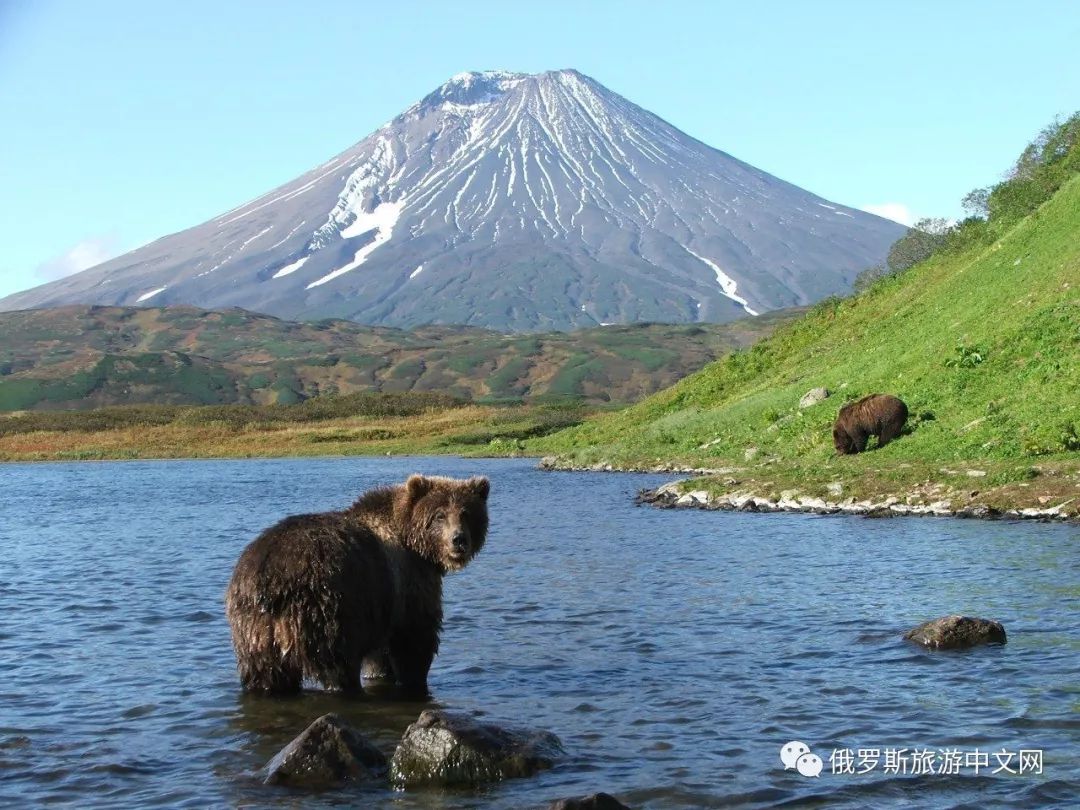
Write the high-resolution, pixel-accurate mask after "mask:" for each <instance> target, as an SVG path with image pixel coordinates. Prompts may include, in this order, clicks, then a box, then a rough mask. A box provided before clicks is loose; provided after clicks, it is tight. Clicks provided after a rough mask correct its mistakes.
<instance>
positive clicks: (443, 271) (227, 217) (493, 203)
mask: <svg viewBox="0 0 1080 810" xmlns="http://www.w3.org/2000/svg"><path fill="white" fill-rule="evenodd" d="M793 137H797V136H796V135H795V134H793ZM903 230H904V229H903V227H902V226H900V225H897V224H896V223H893V222H890V221H888V220H885V219H881V218H879V217H876V216H873V215H872V214H867V213H864V212H862V211H859V210H856V209H852V208H847V207H845V206H842V205H838V204H836V203H832V202H829V201H827V200H824V199H822V198H820V197H817V196H815V195H813V194H811V193H809V192H807V191H804V190H802V189H800V188H797V187H796V186H793V185H791V184H789V183H786V182H784V181H782V180H779V179H777V178H775V177H773V176H771V175H769V174H767V173H765V172H763V171H761V170H759V169H755V168H754V167H752V166H749V165H747V164H745V163H743V162H741V161H739V160H736V159H735V158H733V157H731V156H730V155H727V154H725V153H723V152H720V151H718V150H716V149H713V148H712V147H709V146H706V145H705V144H703V143H701V142H700V141H697V140H695V139H693V138H691V137H689V136H688V135H686V134H684V133H683V132H681V131H679V130H678V129H676V128H675V127H673V126H671V125H670V124H668V123H666V122H665V121H663V120H661V119H660V118H658V117H656V116H655V115H653V114H651V113H649V112H647V111H645V110H643V109H641V108H640V107H638V106H636V105H634V104H632V103H631V102H629V101H627V100H626V99H625V98H623V97H621V96H619V95H617V94H616V93H613V92H612V91H610V90H608V89H606V88H605V87H603V86H602V85H600V84H599V83H597V82H596V81H594V80H592V79H590V78H588V77H587V76H583V75H582V74H580V73H578V72H577V71H574V70H562V71H550V72H547V73H540V74H536V75H528V74H522V73H507V72H502V71H489V72H483V73H462V74H459V75H457V76H454V77H453V78H452V79H450V81H448V82H446V83H445V84H443V85H442V86H441V87H439V88H438V89H437V90H436V91H435V92H433V93H431V94H430V95H428V96H427V97H425V98H424V99H422V100H421V101H419V102H417V103H416V104H414V105H413V106H411V107H409V108H408V109H407V110H406V111H405V112H403V113H402V114H401V115H399V116H398V117H396V118H394V119H393V120H392V121H390V122H389V123H387V124H386V125H385V126H383V127H382V128H380V129H379V130H377V131H376V132H374V133H373V134H371V135H370V136H368V137H367V138H365V139H364V140H362V141H360V142H359V143H358V144H356V145H355V146H353V147H352V148H350V149H348V150H347V151H345V152H343V153H342V154H340V155H338V156H337V157H335V158H333V159H332V160H330V161H328V162H327V163H324V164H323V165H321V166H319V167H318V168H316V169H314V170H312V171H310V172H308V173H307V174H305V175H303V176H302V177H300V178H298V179H297V180H295V181H293V182H291V183H287V184H286V185H284V186H281V187H280V188H277V189H275V190H274V191H271V192H270V193H268V194H265V195H263V196H262V197H259V198H258V199H255V200H252V201H251V202H248V203H246V204H244V205H241V206H240V207H238V208H235V209H233V210H232V211H229V212H227V213H225V214H222V215H221V216H219V217H217V218H216V219H213V220H211V221H209V222H206V223H204V224H202V225H199V226H196V227H194V228H190V229H188V230H186V231H182V232H180V233H177V234H173V235H172V236H167V237H165V238H163V239H159V240H157V241H156V242H153V243H151V244H149V245H146V246H144V247H142V248H139V249H138V250H135V251H133V252H131V253H128V254H125V255H123V256H120V257H118V258H116V259H112V260H111V261H108V262H105V263H104V264H101V265H98V266H97V267H94V268H91V269H89V270H86V271H84V272H82V273H79V274H77V275H74V276H71V277H68V278H65V279H62V280H60V281H56V282H52V283H50V284H46V285H44V286H42V287H38V288H35V289H33V290H29V291H26V292H23V293H18V294H16V295H13V296H9V297H8V298H6V299H4V300H2V301H0V309H21V308H30V307H43V306H52V305H59V304H68V303H101V304H136V303H146V304H153V305H155V306H156V305H163V304H179V303H184V304H194V305H198V306H204V307H228V306H239V307H244V308H246V309H251V310H256V311H261V312H267V313H270V314H274V315H279V316H283V317H289V318H314V317H328V316H335V317H346V318H351V319H354V320H357V321H361V322H364V323H374V324H389V325H396V326H412V325H417V324H423V323H432V322H434V323H463V324H473V325H480V326H489V327H493V328H498V329H509V330H531V329H550V328H556V329H570V328H575V327H583V326H595V325H596V324H597V323H623V322H631V321H643V320H651V321H683V322H685V321H697V320H704V321H723V320H730V319H732V318H735V317H741V316H745V315H747V314H751V315H754V314H758V313H760V312H763V311H765V310H770V309H776V308H779V307H785V306H790V305H794V304H806V303H810V302H813V301H816V300H818V299H820V298H823V297H825V296H827V295H830V294H834V293H842V292H845V291H847V290H848V289H850V285H851V282H852V280H853V279H854V276H855V275H856V274H857V273H858V272H859V271H860V270H862V269H864V268H865V267H867V266H869V265H871V264H874V263H877V262H879V261H881V260H882V259H883V257H884V256H885V253H886V251H887V250H888V248H889V246H890V245H891V243H892V242H893V241H895V240H896V239H897V238H898V237H899V236H900V235H901V234H902V233H903Z"/></svg>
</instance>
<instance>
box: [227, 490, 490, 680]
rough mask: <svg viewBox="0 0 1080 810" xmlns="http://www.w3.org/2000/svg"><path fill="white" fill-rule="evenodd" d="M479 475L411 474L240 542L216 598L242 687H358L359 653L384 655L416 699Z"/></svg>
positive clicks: (473, 522) (462, 550)
mask: <svg viewBox="0 0 1080 810" xmlns="http://www.w3.org/2000/svg"><path fill="white" fill-rule="evenodd" d="M488 489H489V484H488V480H487V479H486V478H470V479H468V480H456V479H453V478H439V477H433V476H421V475H413V476H411V477H410V478H409V480H408V481H407V482H406V483H405V484H403V485H402V484H399V485H396V486H391V487H383V488H380V489H375V490H372V491H371V492H368V493H367V494H365V495H363V496H361V497H360V499H359V500H357V501H356V503H355V504H353V505H352V506H351V507H349V508H348V509H346V510H344V511H342V512H324V513H322V514H313V515H293V516H292V517H287V518H285V519H284V520H282V521H281V522H279V523H278V524H276V525H275V526H272V527H270V528H269V529H267V530H266V531H264V532H263V533H262V534H261V535H259V537H257V538H256V539H255V540H254V541H252V542H251V543H250V544H249V545H248V547H247V548H246V549H244V551H243V553H242V554H241V555H240V560H239V561H238V562H237V564H236V570H235V571H234V572H233V576H232V580H231V581H230V583H229V588H228V592H227V593H226V596H225V612H226V614H227V615H228V617H229V624H230V625H231V627H232V639H233V647H234V648H235V650H236V660H237V668H238V669H239V671H240V681H241V684H242V685H243V687H244V689H245V690H249V691H255V692H263V693H268V694H289V693H295V692H298V691H300V686H301V682H302V681H303V679H304V678H310V679H312V680H316V681H319V682H320V683H322V685H323V686H324V687H326V688H327V689H334V690H345V691H354V690H359V689H360V671H361V666H362V663H363V660H364V658H365V656H368V655H375V656H377V655H379V654H380V653H382V652H383V651H387V652H388V653H389V656H388V658H389V664H390V667H391V669H392V673H393V675H394V676H396V678H397V680H398V682H399V683H400V684H401V685H402V686H403V687H404V688H405V689H406V691H407V692H409V693H413V694H416V695H419V696H423V695H426V694H427V676H428V670H429V669H430V668H431V662H432V660H433V659H434V657H435V653H436V652H437V651H438V649H439V632H440V630H441V629H442V578H443V575H444V574H446V573H448V572H450V571H456V570H458V569H460V568H462V567H464V566H465V564H466V563H468V562H469V560H471V559H472V558H473V557H474V556H475V555H476V554H477V552H479V551H480V549H481V547H483V545H484V540H485V538H486V536H487V528H488V513H487V497H488Z"/></svg>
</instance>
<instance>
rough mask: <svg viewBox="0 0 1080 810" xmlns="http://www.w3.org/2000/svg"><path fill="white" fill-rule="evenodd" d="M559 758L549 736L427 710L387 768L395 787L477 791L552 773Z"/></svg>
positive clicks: (556, 740)
mask: <svg viewBox="0 0 1080 810" xmlns="http://www.w3.org/2000/svg"><path fill="white" fill-rule="evenodd" d="M562 753H563V748H562V743H561V742H559V738H558V737H556V736H555V735H554V734H552V733H550V732H547V731H537V730H534V729H523V728H510V727H503V726H497V725H494V724H492V723H482V722H480V721H479V720H477V719H475V718H473V717H470V716H468V715H466V714H461V713H458V712H445V711H441V710H436V709H427V710H426V711H424V712H423V713H422V714H421V715H420V717H419V719H418V720H417V721H416V722H415V723H413V724H412V725H411V726H409V727H408V728H407V729H406V730H405V735H404V736H403V737H402V738H401V743H400V744H399V745H398V747H397V750H396V751H395V752H394V757H393V759H392V760H391V762H390V778H391V779H392V780H393V781H394V782H395V783H396V784H399V785H415V784H424V783H436V784H442V785H453V784H469V785H475V784H481V783H484V782H494V781H498V780H500V779H511V778H514V777H520V776H532V775H533V774H535V773H536V772H537V771H541V770H544V769H546V768H550V767H552V765H554V764H555V760H556V759H558V758H559V756H560V755H561V754H562Z"/></svg>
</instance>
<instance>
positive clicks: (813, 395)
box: [799, 388, 829, 408]
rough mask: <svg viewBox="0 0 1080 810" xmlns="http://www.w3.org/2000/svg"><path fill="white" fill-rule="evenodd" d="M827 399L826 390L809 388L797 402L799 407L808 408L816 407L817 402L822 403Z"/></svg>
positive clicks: (827, 390) (827, 391)
mask: <svg viewBox="0 0 1080 810" xmlns="http://www.w3.org/2000/svg"><path fill="white" fill-rule="evenodd" d="M828 398H829V389H828V388H811V389H810V390H809V391H807V392H806V393H805V394H803V395H802V399H800V400H799V407H800V408H809V407H810V406H811V405H817V404H818V403H819V402H824V401H825V400H827V399H828Z"/></svg>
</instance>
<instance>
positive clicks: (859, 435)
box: [833, 394, 908, 455]
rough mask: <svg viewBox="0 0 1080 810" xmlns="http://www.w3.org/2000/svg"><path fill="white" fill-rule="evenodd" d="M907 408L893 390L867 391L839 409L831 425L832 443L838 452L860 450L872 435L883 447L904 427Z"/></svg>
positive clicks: (861, 450)
mask: <svg viewBox="0 0 1080 810" xmlns="http://www.w3.org/2000/svg"><path fill="white" fill-rule="evenodd" d="M907 417H908V409H907V405H905V404H904V402H903V400H900V399H898V398H897V397H894V396H893V395H892V394H870V396H866V397H863V398H862V399H860V400H859V401H858V402H849V403H848V404H847V405H845V406H844V407H843V408H841V409H840V414H839V415H838V416H837V417H836V423H835V424H834V425H833V446H834V447H835V448H836V452H837V453H840V454H841V455H850V454H853V453H861V452H863V451H864V450H865V449H866V443H867V441H869V439H870V437H871V436H877V437H878V447H884V446H885V445H887V444H888V443H889V442H891V441H892V440H893V439H895V438H896V437H897V436H899V435H900V431H901V430H903V429H904V423H905V422H906V421H907Z"/></svg>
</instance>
